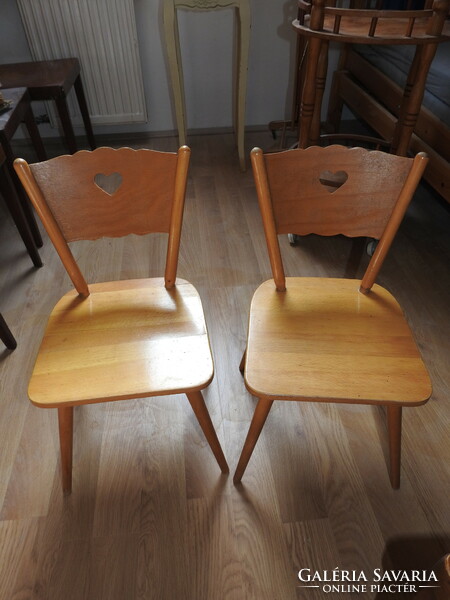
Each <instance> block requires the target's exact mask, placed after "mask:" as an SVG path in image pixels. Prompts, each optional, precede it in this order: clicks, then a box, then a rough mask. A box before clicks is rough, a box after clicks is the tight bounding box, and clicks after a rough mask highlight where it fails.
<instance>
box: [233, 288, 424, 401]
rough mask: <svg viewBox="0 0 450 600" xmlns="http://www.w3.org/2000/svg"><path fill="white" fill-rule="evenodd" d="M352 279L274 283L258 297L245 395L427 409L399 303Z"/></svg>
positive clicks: (251, 325) (251, 324) (255, 298)
mask: <svg viewBox="0 0 450 600" xmlns="http://www.w3.org/2000/svg"><path fill="white" fill-rule="evenodd" d="M359 285H360V281H358V280H355V279H326V278H309V277H291V278H286V292H277V291H276V289H275V284H274V282H273V280H269V281H266V282H265V283H263V284H262V285H261V286H260V287H259V288H258V289H257V290H256V292H255V295H254V296H253V300H252V305H251V309H250V315H251V316H250V322H249V334H248V344H247V354H246V361H245V381H246V385H247V388H248V390H249V391H250V392H251V393H252V394H254V395H256V396H258V397H260V398H269V399H284V400H290V399H291V400H299V399H307V400H317V401H320V400H327V401H330V400H331V401H332V400H337V401H339V402H345V401H348V402H352V403H363V404H367V403H369V404H377V403H383V404H386V403H393V404H396V403H398V404H400V405H403V406H407V405H417V404H423V403H424V402H426V401H427V399H428V398H429V397H430V395H431V382H430V378H429V376H428V373H427V371H426V368H425V366H424V364H423V362H422V360H421V358H420V355H419V351H418V349H417V347H416V344H415V342H414V340H413V337H412V334H411V331H410V329H409V326H408V324H407V323H406V320H405V318H404V316H403V312H402V309H401V307H400V305H399V304H398V303H397V301H396V300H395V298H394V297H393V296H392V295H391V294H390V293H389V292H388V291H387V290H385V289H384V288H382V287H381V286H379V285H374V286H373V288H372V290H371V292H370V293H369V294H367V295H365V294H362V293H360V292H359Z"/></svg>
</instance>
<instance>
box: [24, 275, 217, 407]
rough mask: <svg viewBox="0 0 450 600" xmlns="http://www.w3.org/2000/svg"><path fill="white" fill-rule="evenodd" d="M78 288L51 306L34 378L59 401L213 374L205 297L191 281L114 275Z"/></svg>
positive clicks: (119, 395)
mask: <svg viewBox="0 0 450 600" xmlns="http://www.w3.org/2000/svg"><path fill="white" fill-rule="evenodd" d="M89 289H90V292H91V294H90V296H88V297H87V298H83V297H82V296H79V295H78V294H77V292H76V291H75V290H73V291H71V292H69V293H67V294H66V295H65V296H63V298H62V299H61V300H60V301H59V302H58V303H57V304H56V306H55V308H54V309H53V311H52V313H51V316H50V319H49V322H48V325H47V329H46V331H45V335H44V338H43V341H42V344H41V348H40V351H39V354H38V359H37V361H36V364H35V367H34V371H33V374H32V377H31V380H30V385H29V396H30V399H31V401H32V402H33V404H36V405H37V406H41V407H62V406H66V405H67V406H70V405H76V404H88V403H91V402H102V401H111V400H121V399H126V398H138V397H146V396H155V395H165V394H176V393H178V392H180V390H181V391H183V393H189V392H190V391H198V390H201V389H203V388H204V387H206V386H207V385H208V384H209V383H210V382H211V380H212V378H213V361H212V357H211V351H210V346H209V341H208V335H207V331H206V325H205V320H204V316H203V309H202V305H201V300H200V297H199V295H198V293H197V291H196V290H195V288H194V287H193V286H192V285H191V284H190V283H188V282H186V281H184V280H182V279H177V285H176V286H175V287H174V288H172V289H169V290H168V289H166V288H165V287H164V279H163V278H155V279H142V280H129V281H115V282H108V283H97V284H93V285H90V286H89Z"/></svg>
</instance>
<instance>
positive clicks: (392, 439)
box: [387, 406, 402, 490]
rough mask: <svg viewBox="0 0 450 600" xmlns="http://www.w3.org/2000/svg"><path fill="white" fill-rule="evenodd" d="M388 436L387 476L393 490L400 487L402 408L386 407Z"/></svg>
mask: <svg viewBox="0 0 450 600" xmlns="http://www.w3.org/2000/svg"><path fill="white" fill-rule="evenodd" d="M387 424H388V435H389V463H390V465H389V476H390V479H391V485H392V487H393V488H394V490H397V489H398V488H399V487H400V456H401V443H402V407H401V406H388V407H387Z"/></svg>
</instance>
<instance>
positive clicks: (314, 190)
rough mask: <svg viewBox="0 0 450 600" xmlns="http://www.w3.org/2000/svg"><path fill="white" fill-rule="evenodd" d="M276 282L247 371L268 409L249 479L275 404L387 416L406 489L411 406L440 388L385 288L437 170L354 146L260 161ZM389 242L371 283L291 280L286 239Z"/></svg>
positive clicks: (253, 311)
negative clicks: (365, 408) (418, 197)
mask: <svg viewBox="0 0 450 600" xmlns="http://www.w3.org/2000/svg"><path fill="white" fill-rule="evenodd" d="M251 159H252V165H253V172H254V178H255V183H256V189H257V194H258V201H259V205H260V209H261V213H262V218H263V224H264V231H265V235H266V242H267V247H268V252H269V257H270V263H271V267H272V273H273V279H271V280H269V281H266V282H265V283H263V284H262V285H261V286H260V287H259V288H258V289H257V291H256V292H255V294H254V296H253V299H252V303H251V308H250V320H249V331H248V339H247V349H246V352H245V354H244V356H243V359H242V362H241V370H244V377H245V384H246V387H247V389H248V390H249V391H250V392H251V393H252V394H254V395H255V396H257V398H258V404H257V406H256V409H255V413H254V416H253V420H252V422H251V425H250V429H249V432H248V435H247V439H246V441H245V444H244V448H243V450H242V454H241V457H240V460H239V463H238V466H237V469H236V473H235V476H234V481H235V482H236V483H237V482H239V481H240V480H241V478H242V475H243V473H244V471H245V468H246V466H247V463H248V461H249V459H250V456H251V454H252V452H253V448H254V446H255V444H256V442H257V440H258V437H259V434H260V432H261V429H262V427H263V425H264V422H265V420H266V418H267V415H268V414H269V411H270V408H271V406H272V403H273V401H274V400H304V401H312V402H344V403H355V404H376V405H382V406H385V407H386V409H387V420H388V430H389V446H390V478H391V483H392V486H393V487H394V488H397V487H399V484H400V443H401V418H402V407H403V406H417V405H419V404H424V403H425V402H426V401H427V399H428V398H429V397H430V395H431V383H430V379H429V376H428V374H427V371H426V368H425V366H424V364H423V362H422V360H421V358H420V355H419V351H418V349H417V347H416V345H415V343H414V340H413V337H412V334H411V332H410V329H409V327H408V325H407V323H406V321H405V318H404V316H403V313H402V309H401V307H400V306H399V304H398V303H397V301H396V300H395V299H394V298H393V296H392V295H391V294H390V293H389V292H388V291H387V290H385V289H384V288H382V287H381V286H379V285H376V284H374V281H375V278H376V276H377V275H378V272H379V270H380V268H381V266H382V263H383V260H384V258H385V256H386V253H387V251H388V250H389V247H390V245H391V242H392V240H393V237H394V235H395V233H396V231H397V229H398V227H399V224H400V222H401V220H402V218H403V215H404V213H405V210H406V208H407V206H408V204H409V201H410V199H411V197H412V195H413V193H414V191H415V189H416V186H417V184H418V183H419V180H420V178H421V176H422V173H423V170H424V168H425V166H426V163H427V158H426V156H425V155H424V154H419V155H417V156H416V158H415V159H409V158H403V157H399V156H394V155H391V154H388V153H384V152H379V151H369V150H365V149H362V148H352V149H348V148H345V147H343V146H328V147H326V148H321V147H316V146H312V147H310V148H308V149H296V150H288V151H285V152H280V153H275V154H266V155H263V153H262V151H261V150H260V149H258V148H255V149H254V150H253V151H252V153H251ZM291 231H293V232H295V233H297V234H301V235H306V234H310V233H316V234H318V235H325V236H329V235H337V234H344V235H347V236H350V237H353V236H368V237H373V238H376V239H379V240H380V241H379V243H378V245H377V248H376V250H375V252H374V254H373V256H372V259H371V261H370V263H369V266H368V267H367V270H366V272H365V274H364V277H363V279H362V281H358V280H355V279H327V278H311V277H288V278H286V277H285V274H284V270H283V263H282V258H281V254H280V248H279V245H278V239H277V234H284V233H288V232H291Z"/></svg>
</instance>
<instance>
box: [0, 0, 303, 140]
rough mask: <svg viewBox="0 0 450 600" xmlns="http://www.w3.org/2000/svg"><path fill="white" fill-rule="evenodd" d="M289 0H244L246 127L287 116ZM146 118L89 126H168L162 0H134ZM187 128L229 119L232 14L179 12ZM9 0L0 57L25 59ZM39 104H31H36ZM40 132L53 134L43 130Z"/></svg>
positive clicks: (4, 0) (291, 40)
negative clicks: (248, 18)
mask: <svg viewBox="0 0 450 600" xmlns="http://www.w3.org/2000/svg"><path fill="white" fill-rule="evenodd" d="M296 4H297V3H296V0H251V7H252V32H251V42H250V60H249V73H248V93H247V115H246V124H247V125H248V126H261V125H262V126H266V125H267V123H268V122H269V121H272V120H278V119H283V118H285V117H288V116H289V115H290V106H291V98H292V84H291V80H292V77H291V74H292V72H293V60H294V52H295V32H294V31H293V30H292V28H291V22H292V20H293V18H294V16H295V12H296ZM135 9H136V20H137V27H138V38H139V47H140V54H141V62H142V73H143V79H144V87H145V95H146V103H147V111H148V119H149V120H148V123H145V124H135V125H126V126H125V125H123V126H114V127H102V128H99V127H96V131H97V132H98V133H111V132H125V131H133V132H136V131H151V132H158V131H172V130H174V129H175V118H174V111H173V104H172V99H171V92H170V88H169V83H168V69H167V62H166V55H165V46H164V35H163V27H162V0H135ZM179 27H180V38H181V45H182V56H183V68H184V77H185V87H186V109H187V123H188V128H189V129H205V128H206V129H211V128H222V127H231V125H232V83H233V80H232V65H233V48H234V35H235V26H234V14H233V10H232V9H224V10H220V11H202V12H194V11H179ZM30 59H31V55H30V51H29V48H28V44H27V41H26V37H25V33H24V30H23V26H22V23H21V20H20V15H19V11H18V9H17V6H16V2H15V0H0V60H1V61H2V62H18V61H21V60H30ZM39 109H40V107H39V106H38V107H37V110H36V111H35V112H36V113H37V114H39V113H38V112H37V111H38V110H39ZM42 133H43V134H44V135H48V134H50V135H55V133H54V131H53V132H51V131H47V130H45V128H44V130H43V132H42Z"/></svg>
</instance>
